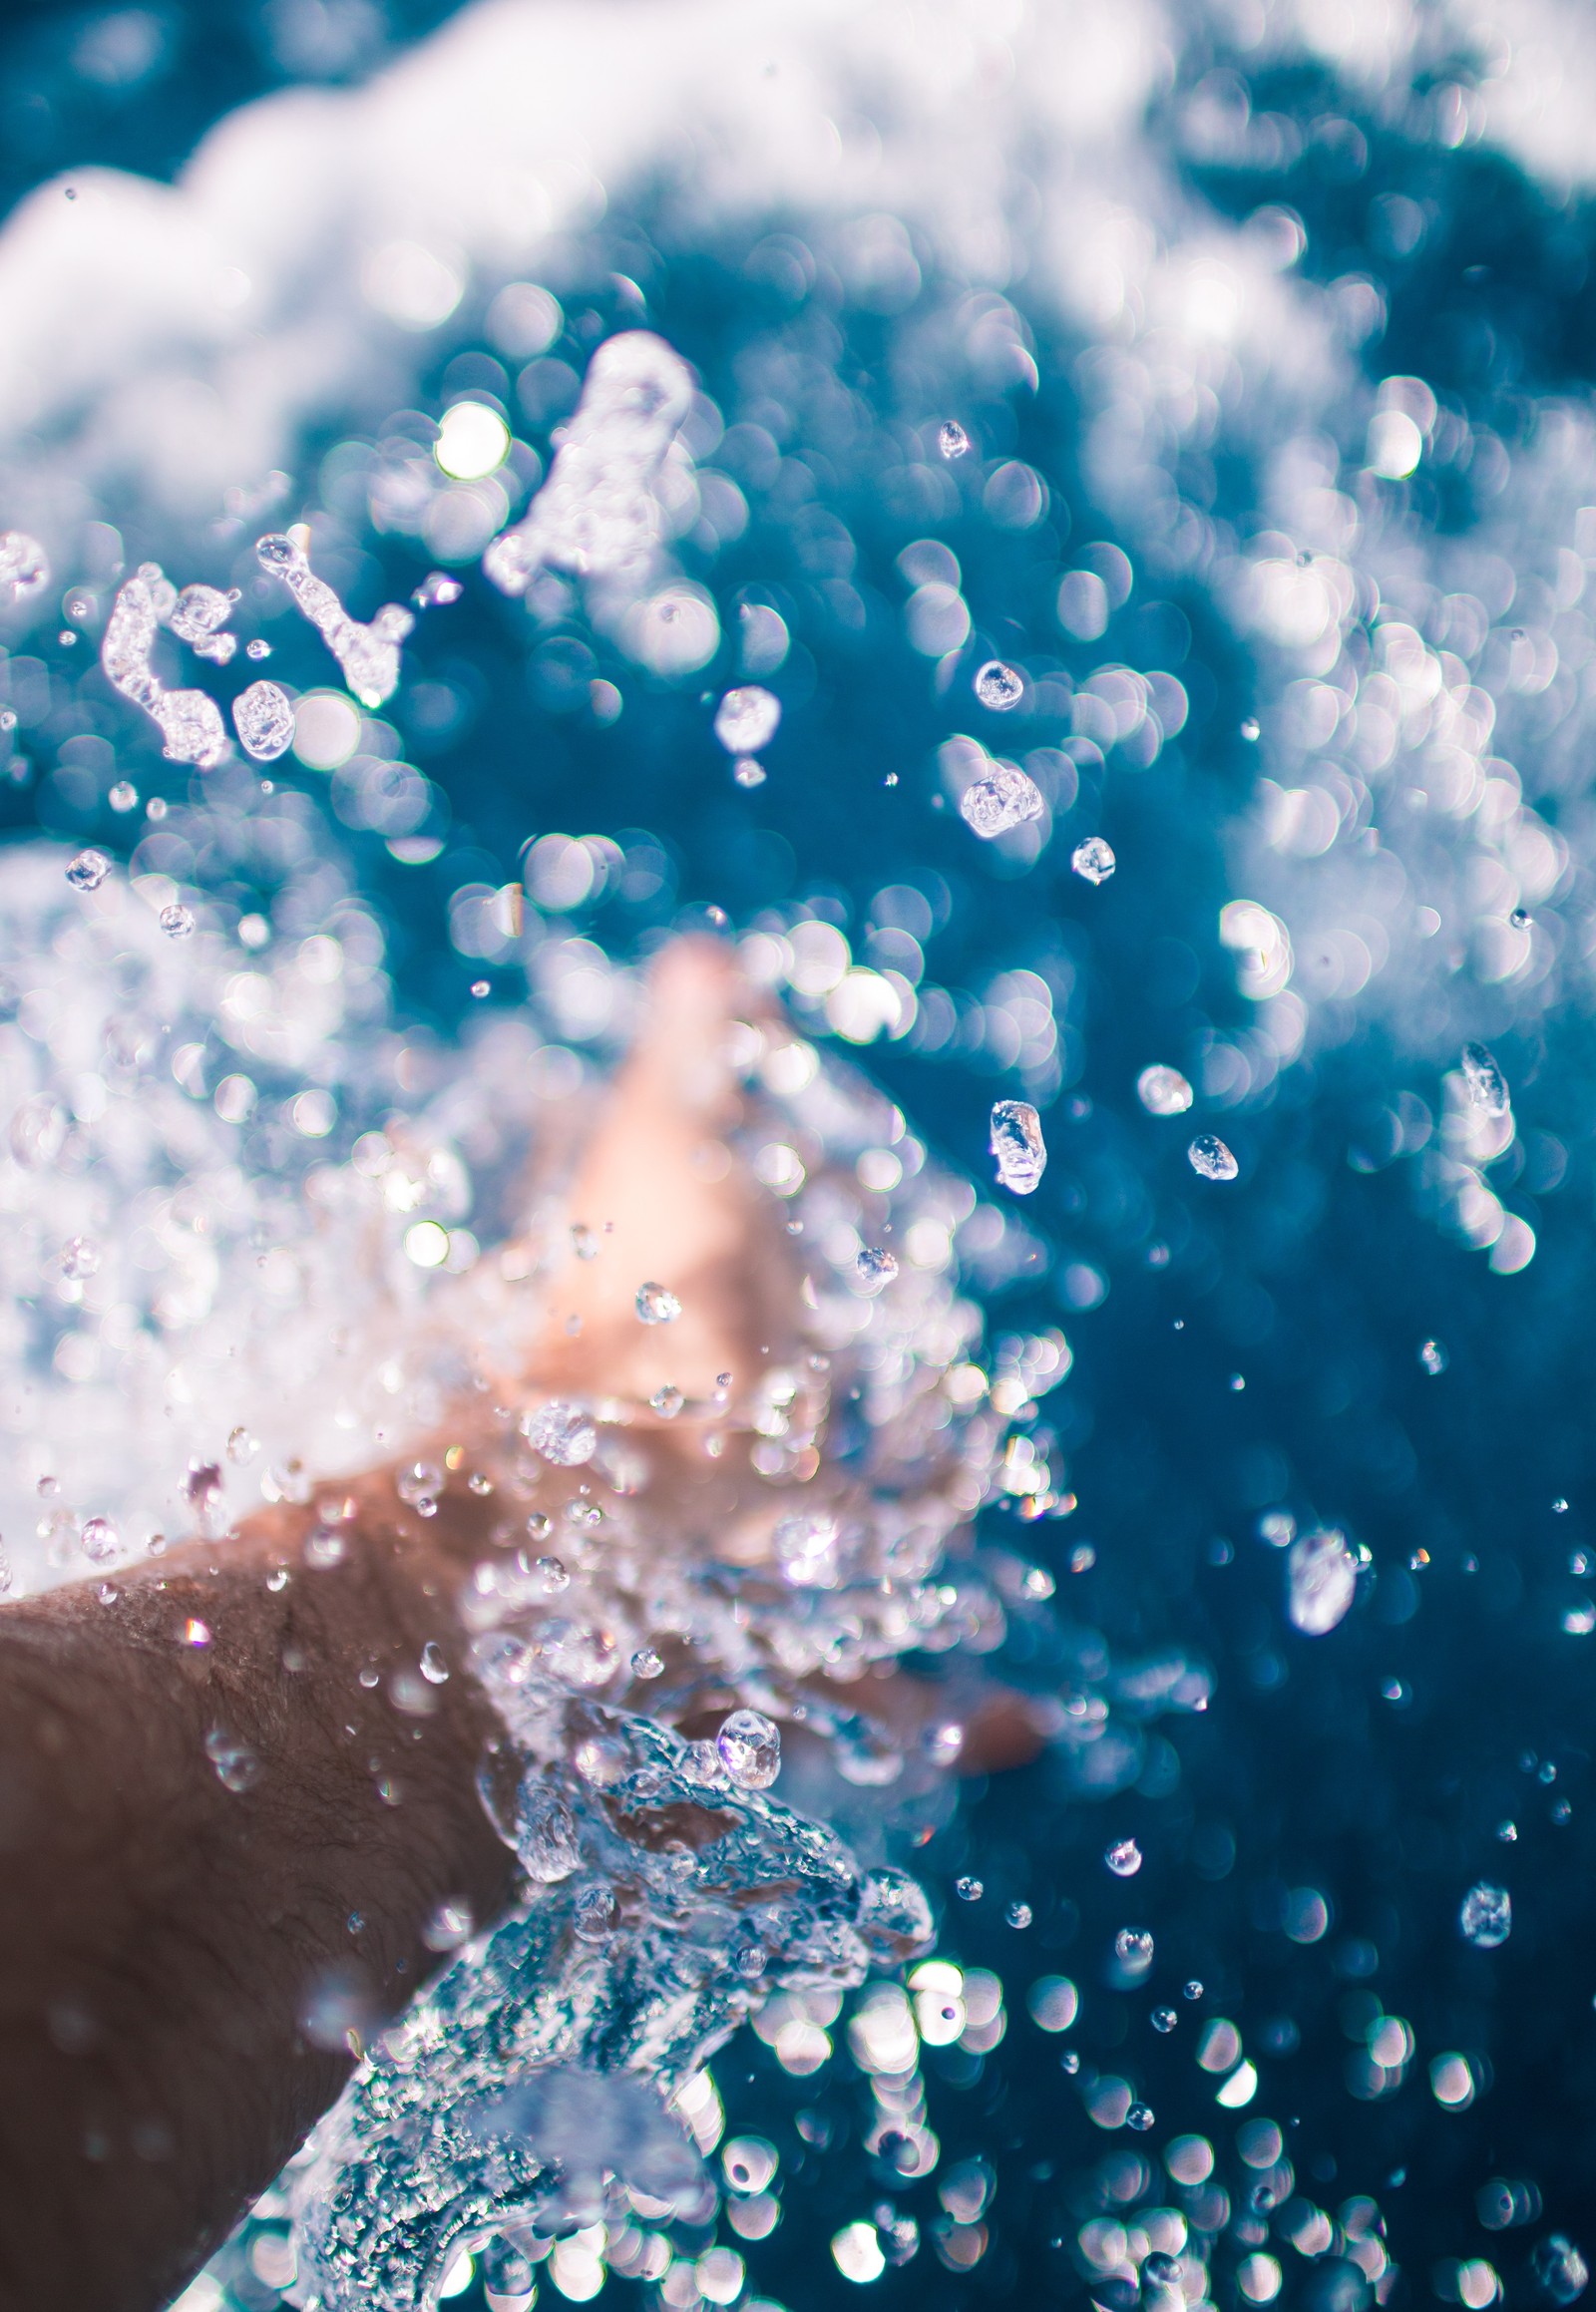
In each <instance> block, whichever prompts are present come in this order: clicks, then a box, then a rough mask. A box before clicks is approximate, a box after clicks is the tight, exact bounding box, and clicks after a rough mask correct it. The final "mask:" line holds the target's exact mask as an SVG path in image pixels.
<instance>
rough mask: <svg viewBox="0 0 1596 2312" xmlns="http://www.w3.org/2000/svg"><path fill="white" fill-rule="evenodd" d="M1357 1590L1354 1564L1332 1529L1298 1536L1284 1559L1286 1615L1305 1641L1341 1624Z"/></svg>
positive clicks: (1344, 1539)
mask: <svg viewBox="0 0 1596 2312" xmlns="http://www.w3.org/2000/svg"><path fill="white" fill-rule="evenodd" d="M1357 1589H1358V1561H1357V1559H1356V1558H1355V1557H1354V1556H1353V1553H1352V1551H1351V1550H1350V1549H1349V1548H1348V1546H1347V1536H1346V1535H1345V1534H1344V1533H1340V1532H1338V1531H1337V1530H1336V1528H1335V1527H1334V1526H1327V1527H1322V1528H1320V1529H1319V1530H1317V1531H1316V1532H1313V1533H1300V1534H1299V1535H1298V1536H1297V1539H1296V1540H1295V1541H1294V1542H1293V1543H1292V1545H1291V1549H1290V1552H1289V1553H1288V1555H1287V1558H1286V1611H1287V1613H1288V1614H1289V1615H1290V1616H1291V1619H1292V1622H1293V1624H1294V1626H1295V1627H1296V1628H1297V1629H1299V1630H1301V1631H1302V1633H1303V1635H1304V1637H1306V1638H1323V1637H1326V1636H1328V1634H1329V1633H1330V1632H1331V1631H1332V1630H1334V1629H1335V1627H1336V1625H1337V1623H1338V1622H1341V1621H1344V1620H1345V1619H1346V1616H1347V1611H1348V1609H1349V1607H1350V1606H1351V1605H1352V1602H1353V1598H1354V1596H1355V1595H1356V1593H1357Z"/></svg>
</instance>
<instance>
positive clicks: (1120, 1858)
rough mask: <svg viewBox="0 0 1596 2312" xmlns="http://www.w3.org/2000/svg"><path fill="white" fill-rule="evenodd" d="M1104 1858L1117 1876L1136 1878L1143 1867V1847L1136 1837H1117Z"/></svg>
mask: <svg viewBox="0 0 1596 2312" xmlns="http://www.w3.org/2000/svg"><path fill="white" fill-rule="evenodd" d="M1103 1860H1104V1862H1106V1863H1107V1865H1108V1867H1109V1869H1110V1870H1111V1871H1112V1872H1113V1874H1114V1876H1115V1878H1134V1877H1135V1875H1136V1873H1137V1871H1138V1870H1140V1868H1141V1848H1140V1847H1139V1846H1138V1845H1137V1844H1136V1841H1135V1839H1134V1838H1116V1839H1115V1840H1114V1843H1113V1845H1112V1846H1110V1847H1109V1849H1108V1851H1107V1853H1106V1854H1105V1855H1104V1856H1103Z"/></svg>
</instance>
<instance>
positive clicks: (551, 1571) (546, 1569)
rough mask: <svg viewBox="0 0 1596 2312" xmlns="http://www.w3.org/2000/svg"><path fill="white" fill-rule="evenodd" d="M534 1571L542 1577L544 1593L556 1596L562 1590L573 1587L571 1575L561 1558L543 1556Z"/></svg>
mask: <svg viewBox="0 0 1596 2312" xmlns="http://www.w3.org/2000/svg"><path fill="white" fill-rule="evenodd" d="M533 1571H534V1572H535V1573H536V1574H537V1575H538V1576H539V1578H540V1579H541V1581H542V1583H543V1586H544V1594H545V1595H546V1596H547V1597H551V1598H556V1597H558V1596H559V1595H560V1592H561V1591H562V1590H569V1589H570V1587H571V1575H570V1573H569V1572H568V1570H567V1568H566V1565H565V1562H564V1560H563V1559H561V1558H558V1557H541V1558H539V1559H538V1560H537V1562H536V1564H535V1565H534V1567H533Z"/></svg>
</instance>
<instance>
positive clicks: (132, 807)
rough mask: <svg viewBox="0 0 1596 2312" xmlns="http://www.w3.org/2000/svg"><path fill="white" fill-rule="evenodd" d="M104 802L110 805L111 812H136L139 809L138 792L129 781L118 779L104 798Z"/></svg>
mask: <svg viewBox="0 0 1596 2312" xmlns="http://www.w3.org/2000/svg"><path fill="white" fill-rule="evenodd" d="M106 801H107V802H108V803H109V804H110V805H111V808H112V810H113V811H119V812H120V811H137V809H138V808H139V790H138V788H137V787H136V786H135V785H134V783H133V781H132V780H131V779H119V780H118V781H117V783H116V785H115V786H114V787H113V788H112V790H111V792H110V794H109V795H108V796H107V797H106Z"/></svg>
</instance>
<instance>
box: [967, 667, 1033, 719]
mask: <svg viewBox="0 0 1596 2312" xmlns="http://www.w3.org/2000/svg"><path fill="white" fill-rule="evenodd" d="M975 689H976V696H977V697H978V698H979V699H980V700H981V703H982V705H983V706H986V707H990V708H991V710H992V712H993V713H994V714H1006V713H1007V712H1008V710H1009V708H1010V707H1014V706H1017V705H1018V704H1019V701H1020V700H1021V698H1022V697H1023V696H1024V694H1025V678H1024V676H1023V675H1022V674H1021V673H1020V672H1019V670H1018V668H1017V667H1014V666H1010V665H1009V664H1008V663H1007V661H1006V660H1005V659H1002V658H989V659H988V661H987V663H986V665H985V666H982V667H978V669H977V671H976V683H975Z"/></svg>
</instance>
